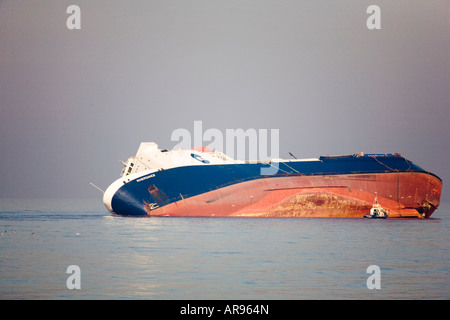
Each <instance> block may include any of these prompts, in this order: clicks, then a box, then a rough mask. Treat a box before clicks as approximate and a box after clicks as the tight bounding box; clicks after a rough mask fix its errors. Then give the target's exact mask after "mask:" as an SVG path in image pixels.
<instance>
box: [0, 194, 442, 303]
mask: <svg viewBox="0 0 450 320" xmlns="http://www.w3.org/2000/svg"><path fill="white" fill-rule="evenodd" d="M432 217H433V218H432V219H427V220H420V219H406V220H396V219H386V220H368V219H327V218H173V217H172V218H171V217H160V218H156V217H150V218H148V217H141V218H133V217H118V216H112V215H111V214H109V213H108V212H107V210H106V209H105V208H104V206H103V204H102V203H101V201H100V200H98V199H93V200H91V199H88V200H86V199H56V200H50V199H25V200H24V199H1V200H0V231H1V233H2V235H1V237H0V299H164V300H165V299H168V300H172V299H189V300H196V299H220V300H223V299H234V300H235V299H254V300H268V299H270V300H272V299H276V300H278V299H282V300H294V299H449V298H450V277H449V271H450V265H449V261H450V260H449V258H450V253H449V249H448V244H449V230H450V204H447V203H443V204H441V206H440V208H439V209H438V210H437V211H436V212H435V213H434V214H433V216H432ZM70 266H76V267H77V268H78V269H77V270H78V272H73V273H72V270H73V269H70V268H69V267H70ZM371 266H377V267H378V268H379V272H378V273H376V274H375V273H372V272H371V270H373V269H371V268H370V267H371ZM74 276H77V278H74V279H75V280H76V281H77V283H78V285H79V289H77V288H73V287H71V285H70V283H72V280H73V279H72V277H74ZM374 276H376V277H377V278H376V279H375V280H376V281H377V283H378V285H379V288H373V287H372V288H371V286H370V285H369V283H372V282H373V281H374V278H373V277H374ZM371 278H372V279H371Z"/></svg>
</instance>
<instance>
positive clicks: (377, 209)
mask: <svg viewBox="0 0 450 320" xmlns="http://www.w3.org/2000/svg"><path fill="white" fill-rule="evenodd" d="M387 217H388V215H387V213H386V212H384V209H383V207H382V206H381V205H380V204H379V203H378V200H377V198H375V203H374V205H373V206H372V208H371V209H370V214H366V215H365V216H364V218H366V219H386V218H387Z"/></svg>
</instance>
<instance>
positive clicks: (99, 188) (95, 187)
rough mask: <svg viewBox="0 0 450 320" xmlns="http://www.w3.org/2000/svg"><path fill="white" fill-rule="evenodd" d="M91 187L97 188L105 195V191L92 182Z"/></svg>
mask: <svg viewBox="0 0 450 320" xmlns="http://www.w3.org/2000/svg"><path fill="white" fill-rule="evenodd" d="M90 184H91V186H93V187H94V188H96V189H97V190H100V191H101V192H103V193H105V191H103V190H102V189H100V188H99V187H97V186H96V185H95V184H93V183H92V182H90Z"/></svg>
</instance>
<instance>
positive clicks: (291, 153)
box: [289, 152, 297, 159]
mask: <svg viewBox="0 0 450 320" xmlns="http://www.w3.org/2000/svg"><path fill="white" fill-rule="evenodd" d="M289 154H290V155H291V157H293V158H294V159H297V157H296V156H294V155H293V154H292V153H290V152H289Z"/></svg>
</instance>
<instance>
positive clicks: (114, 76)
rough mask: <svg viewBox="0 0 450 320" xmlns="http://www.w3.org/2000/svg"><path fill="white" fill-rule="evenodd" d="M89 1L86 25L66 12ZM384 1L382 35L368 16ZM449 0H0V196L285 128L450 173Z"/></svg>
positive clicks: (292, 137)
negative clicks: (149, 148)
mask: <svg viewBox="0 0 450 320" xmlns="http://www.w3.org/2000/svg"><path fill="white" fill-rule="evenodd" d="M71 4H76V5H78V6H79V7H80V8H81V30H68V29H67V27H66V20H67V18H68V17H69V14H67V13H66V9H67V7H68V6H69V5H71ZM372 4H376V5H378V6H380V8H381V30H369V29H368V28H367V27H366V20H367V18H368V17H369V14H367V13H366V9H367V7H368V6H369V5H372ZM449 12H450V2H449V1H446V0H443V1H412V0H408V1H381V0H375V1H359V0H358V1H357V0H354V1H342V0H340V1H316V0H305V1H300V0H291V1H287V0H276V1H275V0H270V1H269V0H234V1H232V0H220V1H219V0H208V1H207V0H204V1H199V0H191V1H185V0H172V1H170V0H169V1H167V0H159V1H150V0H141V1H137V0H134V1H103V0H96V1H88V0H74V1H56V0H54V1H47V0H36V1H25V0H14V1H12V0H3V1H0V112H1V118H0V137H1V138H0V150H1V153H0V160H1V164H2V170H1V172H0V181H1V182H2V183H1V186H0V197H100V196H101V194H100V193H99V191H97V190H95V189H94V188H92V187H91V186H90V185H89V182H91V181H92V182H94V183H96V184H97V185H99V186H100V187H101V188H106V187H107V186H108V185H109V184H110V183H111V182H112V181H113V180H115V179H116V178H117V177H118V176H119V174H120V170H121V165H120V163H119V160H126V159H127V158H128V157H129V156H132V155H134V154H135V152H136V150H137V148H138V146H139V143H140V142H141V141H154V142H156V143H158V144H159V145H160V146H162V147H166V148H171V147H173V146H174V145H175V144H176V142H172V141H170V137H171V133H172V132H173V130H175V129H177V128H187V129H189V130H193V124H194V120H201V121H202V122H203V129H204V130H206V129H208V128H218V129H220V130H223V131H224V132H225V129H227V128H243V129H248V128H255V129H279V130H280V156H281V157H289V155H288V153H289V152H292V153H294V154H295V155H297V156H298V157H316V156H319V155H323V154H347V153H356V152H359V151H364V152H368V153H385V152H386V153H387V152H399V153H401V154H403V155H404V156H406V157H407V158H409V159H410V160H412V161H414V162H415V163H417V164H418V165H421V166H422V167H424V168H426V169H427V170H430V171H432V172H433V173H435V174H437V175H438V176H440V177H441V178H442V179H443V180H444V192H443V199H442V200H444V201H445V200H449V199H450V198H449V192H448V191H447V188H446V181H448V180H449V178H450V173H449V172H450V170H449V167H450V166H449V158H450V151H449V150H450V148H449V147H450V145H449V136H450V129H449V124H448V123H449V120H450V105H449V92H450V81H449V80H450V79H449V77H450V76H449V75H450V59H449V55H450V53H449V52H450V50H449V49H450V48H449V46H450V30H449V19H448V17H449Z"/></svg>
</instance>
